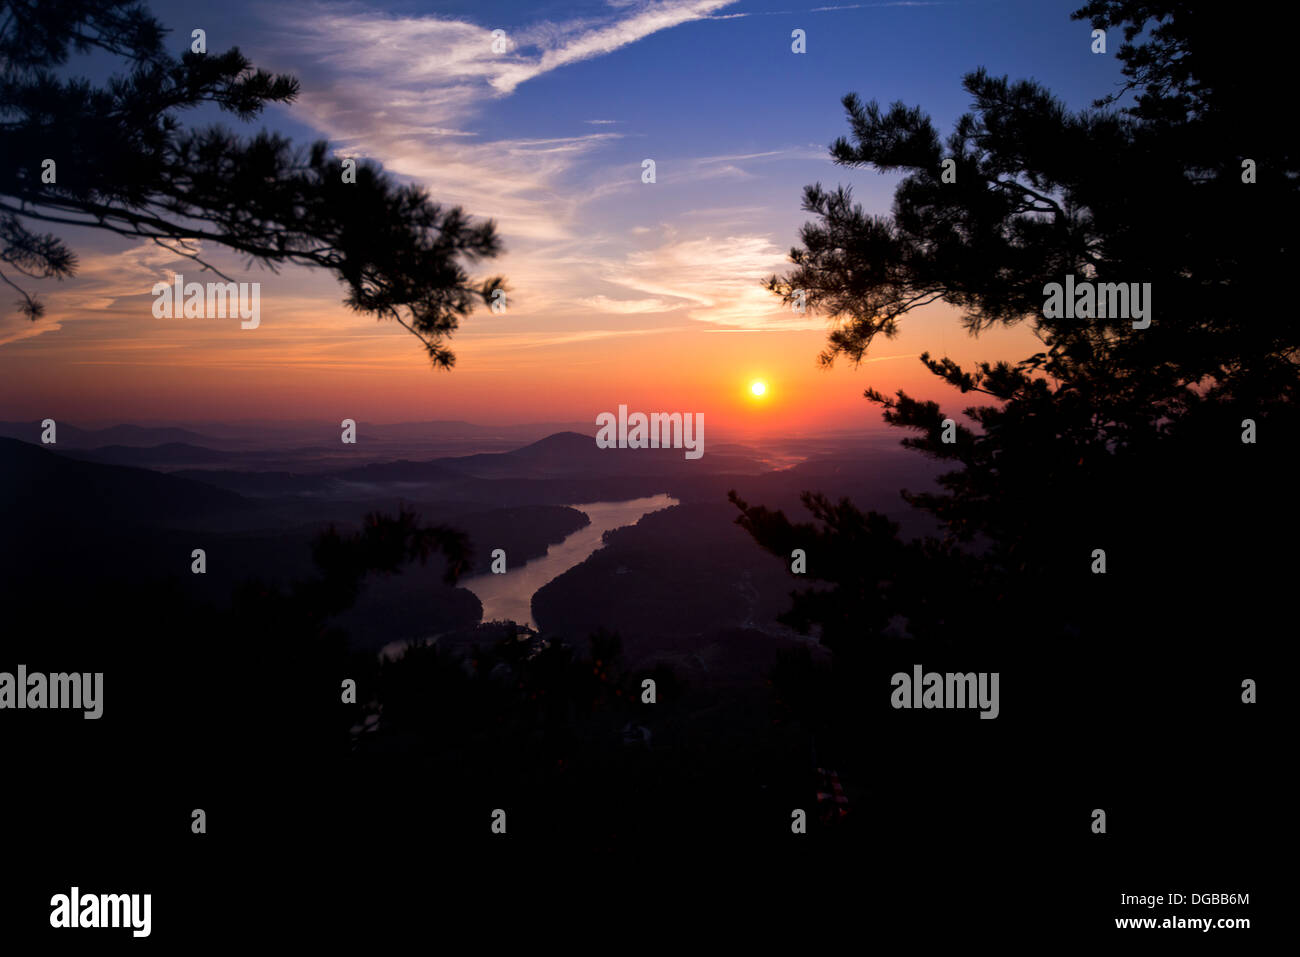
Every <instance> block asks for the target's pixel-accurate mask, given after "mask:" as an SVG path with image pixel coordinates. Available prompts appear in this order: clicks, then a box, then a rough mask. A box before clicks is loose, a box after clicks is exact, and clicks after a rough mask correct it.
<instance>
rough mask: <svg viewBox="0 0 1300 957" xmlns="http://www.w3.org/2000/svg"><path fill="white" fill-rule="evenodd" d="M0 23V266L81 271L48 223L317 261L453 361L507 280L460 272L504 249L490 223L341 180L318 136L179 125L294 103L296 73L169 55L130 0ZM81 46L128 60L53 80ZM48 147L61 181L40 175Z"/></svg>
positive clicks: (5, 11) (49, 3) (27, 7)
mask: <svg viewBox="0 0 1300 957" xmlns="http://www.w3.org/2000/svg"><path fill="white" fill-rule="evenodd" d="M0 24H2V25H0V168H3V172H4V176H3V185H0V263H3V265H5V266H8V267H10V268H11V269H12V270H13V271H15V272H17V273H19V274H21V275H22V276H26V277H28V278H32V279H41V278H58V279H63V278H67V277H70V276H72V275H74V274H75V272H76V268H77V257H76V255H75V253H74V252H73V251H72V250H71V249H70V248H69V247H68V246H67V245H66V243H65V242H64V241H63V240H62V239H60V238H59V237H58V236H57V235H55V234H53V233H48V232H40V231H38V230H39V229H40V228H41V227H42V226H43V224H54V225H56V226H59V227H68V226H85V227H90V228H93V229H101V230H106V231H109V232H112V233H117V234H119V235H122V236H127V237H138V238H142V239H147V240H152V241H153V242H154V243H157V244H158V245H160V246H162V247H164V248H166V249H168V250H171V251H172V252H175V253H176V254H177V255H178V256H182V257H187V258H190V259H193V260H195V261H196V262H198V263H199V264H201V265H202V266H203V267H204V268H205V269H211V270H212V271H213V272H216V273H218V274H221V273H220V270H217V269H216V268H215V267H213V266H212V265H211V264H210V263H208V262H207V261H205V259H204V258H203V254H204V252H205V250H206V248H207V247H208V246H212V245H215V246H219V247H225V248H227V249H230V250H232V251H234V252H236V253H239V254H241V255H243V256H246V257H247V259H248V262H249V263H250V264H252V263H254V262H256V263H259V264H261V265H264V266H266V267H268V268H270V269H272V270H277V269H278V268H279V267H281V266H284V265H287V264H291V265H303V266H311V267H323V268H325V269H328V270H330V271H331V272H333V273H334V274H335V275H336V276H337V277H338V279H339V280H340V281H341V282H342V283H343V284H344V285H345V287H346V289H347V294H346V297H345V300H344V301H345V303H346V304H347V305H348V306H349V307H350V308H352V309H353V310H355V311H357V312H362V313H370V314H373V315H375V316H376V317H378V318H381V319H382V318H388V319H393V320H395V321H396V322H398V323H400V324H401V325H402V326H404V327H405V328H406V329H408V330H409V331H410V332H412V333H413V334H414V335H415V336H417V337H418V338H419V339H420V340H421V341H422V342H423V343H424V346H425V349H426V350H427V352H428V354H429V357H430V359H431V360H432V361H433V363H434V365H435V366H438V367H443V368H446V367H449V366H451V365H452V363H453V362H454V360H455V356H454V355H453V354H452V352H451V351H450V350H449V349H447V347H446V345H445V341H446V338H447V337H448V336H449V335H450V334H451V333H452V332H453V331H454V330H455V329H456V328H457V326H458V324H459V321H460V320H461V319H462V318H464V317H466V316H467V315H469V313H470V312H471V311H472V309H473V307H474V304H475V302H476V300H478V299H482V300H484V301H485V302H490V301H491V299H492V296H493V293H494V292H495V291H496V290H497V289H498V288H503V282H502V280H501V278H500V277H493V278H490V279H487V280H484V281H482V282H480V283H474V282H472V281H471V280H470V278H469V276H468V274H467V272H466V268H465V266H466V264H467V263H472V262H474V261H477V260H478V259H480V258H484V257H493V256H495V255H497V254H498V253H499V252H500V250H501V244H500V240H499V238H498V237H497V234H496V231H495V227H494V225H493V223H492V222H490V221H486V222H473V221H471V219H470V218H469V217H468V216H466V215H465V213H464V212H462V210H461V209H460V208H459V207H453V208H450V209H445V208H443V207H442V206H440V205H439V204H437V203H434V202H432V201H431V200H430V199H429V196H428V194H427V192H426V191H425V190H423V189H421V188H419V187H416V186H402V185H399V184H397V183H395V182H394V181H393V180H392V179H391V178H390V177H389V176H388V175H387V174H385V173H384V172H383V171H382V170H381V169H380V168H378V167H377V166H375V165H374V164H372V163H369V162H365V161H362V162H358V163H357V165H356V170H355V173H356V181H355V182H349V183H345V182H344V181H343V160H341V159H339V158H337V157H335V156H333V155H331V154H330V151H329V148H328V144H327V143H325V142H324V141H318V142H315V143H313V144H312V145H311V146H310V147H309V148H307V149H305V150H304V149H300V148H295V147H294V146H293V144H292V142H291V141H290V140H288V139H287V138H285V137H283V136H280V135H277V134H274V133H270V132H266V131H263V132H260V133H258V134H256V135H254V136H252V137H251V138H241V137H239V136H236V135H235V134H233V133H231V132H229V131H227V130H225V129H223V128H221V127H217V126H212V127H207V128H203V129H186V128H183V127H182V124H181V119H180V115H181V114H182V113H183V112H184V111H187V110H192V109H195V108H198V107H202V106H205V105H215V106H216V107H218V108H219V109H221V110H223V111H225V112H228V113H233V114H234V115H236V116H237V117H239V118H240V119H241V120H245V121H247V120H250V119H252V118H254V117H256V116H257V115H259V114H260V113H261V112H262V110H263V109H264V108H265V107H266V106H267V105H268V104H276V103H288V102H291V101H292V100H293V99H294V98H295V97H296V96H297V94H298V82H297V80H296V79H294V78H293V77H290V76H286V75H282V74H271V73H268V72H267V71H265V70H256V69H254V68H253V67H252V65H251V64H250V63H249V61H248V59H247V58H246V57H244V56H243V54H241V53H240V52H239V50H238V49H237V48H232V49H230V50H228V51H226V52H225V53H195V52H193V51H192V50H187V51H186V52H185V53H184V54H183V55H182V56H181V57H180V58H179V59H177V58H175V57H173V56H171V55H170V54H169V53H167V52H166V50H165V48H164V43H163V40H164V36H165V33H166V31H165V30H164V29H163V27H162V26H161V25H160V24H159V23H158V21H157V20H155V19H154V18H153V16H152V15H151V14H150V13H149V12H148V10H147V8H146V7H145V6H143V5H142V4H140V3H139V2H138V0H41V2H21V0H5V2H3V3H0ZM73 51H75V52H78V53H86V52H91V51H94V52H100V53H107V54H111V55H112V56H114V57H117V58H120V59H121V60H124V61H126V63H127V64H128V67H129V69H128V72H127V73H126V74H125V75H120V76H114V77H113V78H112V79H111V80H109V81H108V82H107V83H106V84H105V85H103V86H95V85H93V84H91V83H90V82H89V81H87V80H84V79H78V78H69V77H66V76H62V75H60V72H59V71H58V70H57V69H56V68H61V67H64V66H65V65H66V64H67V62H68V57H69V53H70V52H73ZM46 160H54V161H55V167H54V169H55V173H56V175H55V179H54V182H44V181H43V179H44V177H43V175H42V174H43V170H44V167H43V164H44V162H45V161H46ZM0 280H3V281H4V282H5V283H6V284H8V285H9V286H11V287H13V288H14V289H16V290H17V291H18V292H19V294H20V296H21V299H20V302H19V307H20V309H21V311H22V312H23V313H24V314H25V315H26V316H27V317H28V318H30V319H32V320H33V321H34V320H37V319H39V318H40V317H41V316H42V314H43V312H44V305H43V303H41V302H40V300H39V299H37V298H36V297H35V296H34V295H32V294H31V293H29V292H27V291H25V290H24V289H23V288H22V287H21V286H20V285H19V283H18V282H15V280H14V279H11V278H10V276H9V275H7V274H6V273H5V272H4V271H3V270H0Z"/></svg>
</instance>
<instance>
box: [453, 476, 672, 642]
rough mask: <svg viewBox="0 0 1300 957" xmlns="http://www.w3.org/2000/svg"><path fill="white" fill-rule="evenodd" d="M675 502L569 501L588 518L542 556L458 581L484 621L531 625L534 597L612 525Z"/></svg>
mask: <svg viewBox="0 0 1300 957" xmlns="http://www.w3.org/2000/svg"><path fill="white" fill-rule="evenodd" d="M678 504H680V503H679V502H678V501H677V499H675V498H673V497H672V496H671V495H651V496H649V497H647V498H634V499H629V500H628V501H626V502H590V503H588V504H586V505H570V506H569V508H576V509H577V510H578V511H579V512H583V513H585V514H586V516H587V517H588V518H589V519H591V524H590V525H587V526H586V527H584V528H580V529H578V530H577V531H576V532H574V533H573V534H572V535H570V536H569V537H568V538H566V539H564V541H562V542H558V543H557V544H555V545H552V546H551V547H550V548H548V549H547V550H546V554H545V555H543V556H542V557H541V558H534V559H533V560H532V561H530V562H528V563H527V564H526V565H518V566H511V565H510V564H509V556H506V562H507V564H506V572H505V574H503V575H493V574H490V573H489V574H487V575H475V576H474V577H473V578H466V579H463V580H462V581H461V582H460V583H459V584H460V587H461V588H467V589H469V590H470V591H472V592H473V593H474V594H475V595H477V596H478V599H479V601H481V602H482V603H483V620H484V621H504V620H510V621H514V622H517V623H518V624H527V625H528V627H529V628H536V627H537V625H536V623H535V622H534V621H533V595H535V594H537V590H538V589H539V588H541V587H542V586H543V585H545V584H546V583H547V582H549V581H551V580H552V579H554V578H557V577H558V576H560V575H563V574H564V573H565V572H567V571H568V570H569V569H570V568H572V567H573V566H574V565H577V564H579V563H581V562H584V561H586V559H587V557H588V556H589V555H591V553H592V552H594V551H595V550H596V549H598V548H600V546H601V536H603V535H604V534H605V533H606V532H607V531H609V530H610V529H614V528H622V527H623V526H624V525H635V524H636V523H637V522H638V521H639V520H640V518H641V516H643V515H649V514H650V513H651V512H658V511H660V510H661V509H665V508H671V507H672V506H674V505H678Z"/></svg>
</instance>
